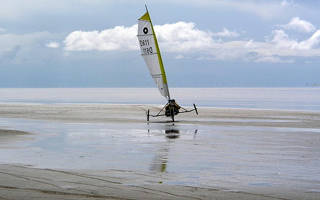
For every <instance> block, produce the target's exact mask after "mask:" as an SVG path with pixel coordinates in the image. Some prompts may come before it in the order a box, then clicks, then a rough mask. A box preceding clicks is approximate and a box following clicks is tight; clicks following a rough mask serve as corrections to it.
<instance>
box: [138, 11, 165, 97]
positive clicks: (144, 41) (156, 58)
mask: <svg viewBox="0 0 320 200" xmlns="http://www.w3.org/2000/svg"><path fill="white" fill-rule="evenodd" d="M138 22H139V23H138V34H137V37H138V40H139V44H140V49H141V55H142V57H143V58H144V61H145V63H146V65H147V66H148V69H149V71H150V74H151V76H152V78H153V80H154V81H155V83H156V85H157V86H158V89H159V91H160V93H161V95H162V96H164V97H165V98H167V99H170V94H169V88H168V83H167V77H166V73H165V70H164V66H163V62H162V57H161V53H160V48H159V45H158V41H157V37H156V35H155V32H154V29H153V25H152V22H151V18H150V15H149V12H148V11H147V12H146V13H145V14H144V15H142V17H140V18H139V19H138Z"/></svg>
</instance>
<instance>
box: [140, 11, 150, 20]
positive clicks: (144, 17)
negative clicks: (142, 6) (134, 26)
mask: <svg viewBox="0 0 320 200" xmlns="http://www.w3.org/2000/svg"><path fill="white" fill-rule="evenodd" d="M139 20H144V21H151V19H150V16H149V13H148V12H146V13H145V14H144V15H142V17H140V18H139Z"/></svg>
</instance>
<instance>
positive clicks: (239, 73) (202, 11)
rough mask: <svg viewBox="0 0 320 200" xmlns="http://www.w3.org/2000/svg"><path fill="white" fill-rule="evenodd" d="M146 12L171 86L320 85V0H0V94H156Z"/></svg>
mask: <svg viewBox="0 0 320 200" xmlns="http://www.w3.org/2000/svg"><path fill="white" fill-rule="evenodd" d="M145 2H146V3H147V5H148V9H149V12H150V15H151V19H152V21H153V24H154V26H155V32H156V34H157V37H158V42H159V46H160V49H161V53H162V57H163V62H164V66H165V70H166V74H167V79H168V84H169V87H305V86H314V85H320V13H319V9H320V2H318V1H311V0H304V1H302V0H301V1H298V0H255V1H253V0H242V1H238V0H197V1H196V0H147V1H144V0H143V1H141V0H55V1H52V0H2V1H1V8H0V87H32V88H34V87H35V88H37V87H155V84H154V83H153V80H152V78H151V76H150V75H149V72H148V69H147V67H146V65H145V63H144V61H143V58H142V57H141V55H140V50H139V45H138V40H137V38H136V34H137V19H138V18H139V17H140V16H142V15H143V14H144V12H145V7H144V4H145Z"/></svg>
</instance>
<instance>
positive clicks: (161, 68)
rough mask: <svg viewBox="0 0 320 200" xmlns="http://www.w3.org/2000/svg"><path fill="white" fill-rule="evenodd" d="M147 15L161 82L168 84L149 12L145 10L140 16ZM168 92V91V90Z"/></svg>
mask: <svg viewBox="0 0 320 200" xmlns="http://www.w3.org/2000/svg"><path fill="white" fill-rule="evenodd" d="M146 15H147V16H148V18H149V21H150V24H151V28H152V32H153V38H154V43H155V45H156V49H157V55H158V60H159V64H160V70H161V74H162V80H163V83H164V84H166V85H168V83H167V76H166V72H165V71H164V66H163V62H162V57H161V53H160V48H159V45H158V40H157V36H156V33H155V32H154V29H153V25H152V21H151V19H150V16H149V13H148V12H147V13H146V14H145V15H143V16H142V17H144V16H146ZM168 92H169V91H168Z"/></svg>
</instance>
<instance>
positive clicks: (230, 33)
mask: <svg viewBox="0 0 320 200" xmlns="http://www.w3.org/2000/svg"><path fill="white" fill-rule="evenodd" d="M212 35H213V36H217V37H230V38H231V37H238V36H239V33H237V32H233V31H229V30H228V29H226V28H223V31H221V32H218V33H213V34H212Z"/></svg>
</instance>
